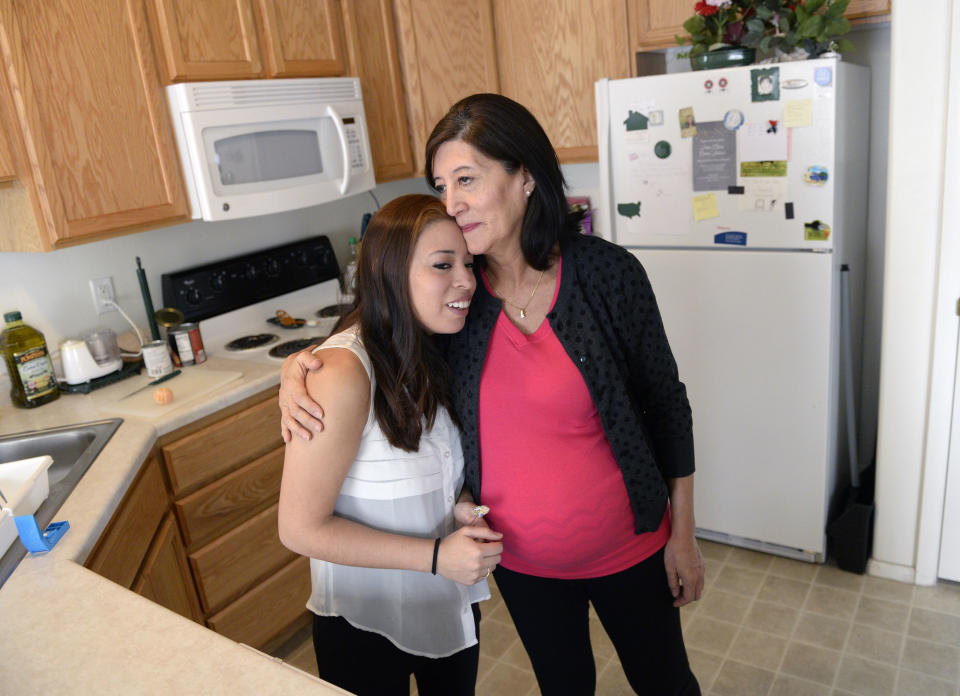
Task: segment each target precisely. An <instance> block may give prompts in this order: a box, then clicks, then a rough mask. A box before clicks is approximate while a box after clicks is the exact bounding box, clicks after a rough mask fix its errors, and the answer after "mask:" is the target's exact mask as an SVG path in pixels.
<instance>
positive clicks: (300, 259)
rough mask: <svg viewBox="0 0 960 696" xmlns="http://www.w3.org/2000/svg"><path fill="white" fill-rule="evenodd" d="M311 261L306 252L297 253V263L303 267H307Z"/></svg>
mask: <svg viewBox="0 0 960 696" xmlns="http://www.w3.org/2000/svg"><path fill="white" fill-rule="evenodd" d="M309 261H310V259H309V258H308V257H307V252H305V251H298V252H297V263H299V264H300V265H301V266H306V265H307V263H308V262H309Z"/></svg>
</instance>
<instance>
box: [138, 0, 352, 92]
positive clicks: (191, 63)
mask: <svg viewBox="0 0 960 696" xmlns="http://www.w3.org/2000/svg"><path fill="white" fill-rule="evenodd" d="M147 2H148V6H149V9H150V18H151V21H152V23H153V28H154V34H155V35H156V37H157V43H158V46H159V49H160V55H161V62H162V64H163V66H164V70H165V78H166V81H167V82H182V81H187V80H236V79H243V78H252V77H306V76H314V77H320V76H329V75H342V74H343V72H344V69H345V67H346V64H345V61H344V52H343V42H342V38H341V33H342V28H341V22H340V7H339V4H338V0H203V2H196V0H147Z"/></svg>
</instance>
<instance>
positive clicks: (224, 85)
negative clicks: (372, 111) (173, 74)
mask: <svg viewBox="0 0 960 696" xmlns="http://www.w3.org/2000/svg"><path fill="white" fill-rule="evenodd" d="M167 98H168V101H169V105H170V112H171V115H172V118H173V126H174V132H175V134H176V139H177V145H178V148H179V151H180V162H181V165H182V167H183V172H184V179H185V181H186V185H187V193H188V195H189V198H190V206H191V209H192V214H193V217H194V218H201V217H202V218H203V219H204V220H233V219H236V218H243V217H250V216H254V215H265V214H267V213H277V212H281V211H284V210H295V209H297V208H304V207H307V206H312V205H319V204H321V203H326V202H328V201H332V200H336V199H338V198H343V197H346V196H351V195H353V194H356V193H362V192H364V191H369V190H370V189H372V188H373V187H374V186H375V185H376V182H375V181H374V177H373V163H372V161H371V157H370V141H369V136H368V134H367V121H366V116H365V114H364V109H363V95H362V93H361V91H360V80H358V79H357V78H355V77H337V78H294V79H278V80H233V81H221V82H185V83H180V84H174V85H169V86H168V87H167Z"/></svg>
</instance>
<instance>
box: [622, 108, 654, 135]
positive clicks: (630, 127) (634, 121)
mask: <svg viewBox="0 0 960 696" xmlns="http://www.w3.org/2000/svg"><path fill="white" fill-rule="evenodd" d="M649 122H650V119H648V118H647V117H646V116H644V115H643V114H642V113H640V112H639V111H634V110H633V109H630V110H629V111H628V112H627V118H626V120H624V122H623V125H624V126H626V129H627V132H626V133H624V136H623V139H624V140H626V141H628V142H646V141H647V137H648V136H647V125H648V124H649Z"/></svg>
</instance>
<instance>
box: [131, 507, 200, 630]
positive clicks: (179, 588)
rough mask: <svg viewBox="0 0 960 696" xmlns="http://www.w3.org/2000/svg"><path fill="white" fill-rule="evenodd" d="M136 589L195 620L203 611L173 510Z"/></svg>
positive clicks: (160, 603)
mask: <svg viewBox="0 0 960 696" xmlns="http://www.w3.org/2000/svg"><path fill="white" fill-rule="evenodd" d="M132 589H133V591H134V592H136V593H137V594H139V595H143V596H144V597H146V598H147V599H149V600H151V601H153V602H156V603H157V604H159V605H160V606H163V607H166V608H167V609H170V610H171V611H175V612H177V613H178V614H180V615H181V616H185V617H186V618H188V619H191V620H193V621H197V622H202V621H203V614H202V613H201V611H200V603H199V602H198V601H197V593H196V591H195V590H194V587H193V578H191V576H190V568H189V566H187V562H186V557H185V555H184V550H183V544H182V543H181V542H180V534H179V533H178V532H177V522H176V520H175V519H174V517H173V513H167V516H166V517H164V518H163V522H162V523H161V525H160V529H159V530H158V531H157V536H156V538H155V539H154V541H153V544H152V545H151V547H150V551H149V552H148V553H147V558H146V560H145V561H144V563H143V570H142V571H140V576H139V578H138V579H137V581H136V582H134V583H133V588H132Z"/></svg>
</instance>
